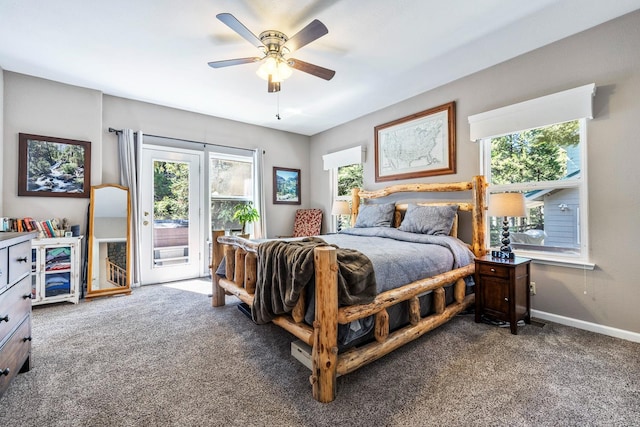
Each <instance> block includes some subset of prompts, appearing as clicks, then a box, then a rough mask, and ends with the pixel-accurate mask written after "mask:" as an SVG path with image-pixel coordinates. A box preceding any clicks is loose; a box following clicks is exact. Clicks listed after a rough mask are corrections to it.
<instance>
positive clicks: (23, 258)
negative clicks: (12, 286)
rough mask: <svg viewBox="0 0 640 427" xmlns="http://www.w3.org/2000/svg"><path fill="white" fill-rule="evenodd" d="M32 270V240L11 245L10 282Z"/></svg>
mask: <svg viewBox="0 0 640 427" xmlns="http://www.w3.org/2000/svg"><path fill="white" fill-rule="evenodd" d="M29 272H31V242H22V243H18V244H17V245H13V246H9V283H13V282H15V281H16V280H18V279H19V278H20V277H22V275H24V274H25V273H29Z"/></svg>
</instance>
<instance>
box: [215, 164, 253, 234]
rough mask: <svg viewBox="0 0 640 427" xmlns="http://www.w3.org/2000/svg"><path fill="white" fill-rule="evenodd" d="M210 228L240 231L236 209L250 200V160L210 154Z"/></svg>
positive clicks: (251, 199)
mask: <svg viewBox="0 0 640 427" xmlns="http://www.w3.org/2000/svg"><path fill="white" fill-rule="evenodd" d="M209 191H210V194H211V229H212V230H232V231H239V230H240V229H241V228H242V225H241V224H240V223H239V222H238V221H237V220H234V219H233V213H234V211H235V206H236V205H238V204H246V203H250V202H252V201H253V161H252V159H251V158H247V160H243V159H229V158H224V157H216V156H215V155H212V156H211V157H210V159H209Z"/></svg>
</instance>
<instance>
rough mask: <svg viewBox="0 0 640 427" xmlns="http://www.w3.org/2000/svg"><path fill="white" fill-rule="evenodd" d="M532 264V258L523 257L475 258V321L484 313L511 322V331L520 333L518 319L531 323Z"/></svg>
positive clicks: (478, 320) (488, 256)
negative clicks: (530, 289) (530, 290)
mask: <svg viewBox="0 0 640 427" xmlns="http://www.w3.org/2000/svg"><path fill="white" fill-rule="evenodd" d="M530 265H531V260H530V259H527V258H520V257H516V258H515V259H512V260H509V259H498V258H493V257H491V256H490V255H487V256H484V257H482V258H476V272H475V276H474V278H475V282H476V284H475V293H476V318H475V320H476V323H478V322H480V320H481V316H482V315H483V314H484V315H487V316H488V317H492V318H495V319H498V320H502V321H505V322H509V325H510V326H511V333H512V334H517V333H518V321H519V320H521V319H524V321H525V323H527V324H529V323H531V296H530V294H529V283H530V282H531V273H530Z"/></svg>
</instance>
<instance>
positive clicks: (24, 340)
mask: <svg viewBox="0 0 640 427" xmlns="http://www.w3.org/2000/svg"><path fill="white" fill-rule="evenodd" d="M27 341H31V336H28V337H24V338H22V342H27Z"/></svg>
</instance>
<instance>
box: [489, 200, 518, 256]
mask: <svg viewBox="0 0 640 427" xmlns="http://www.w3.org/2000/svg"><path fill="white" fill-rule="evenodd" d="M488 214H489V215H490V216H501V217H503V219H502V239H501V240H500V242H501V243H502V246H501V247H500V251H491V256H493V257H496V258H504V259H513V258H515V255H514V253H513V251H512V250H511V245H510V243H511V240H509V217H517V216H525V206H524V194H522V193H496V194H492V195H491V197H490V199H489V212H488Z"/></svg>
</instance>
